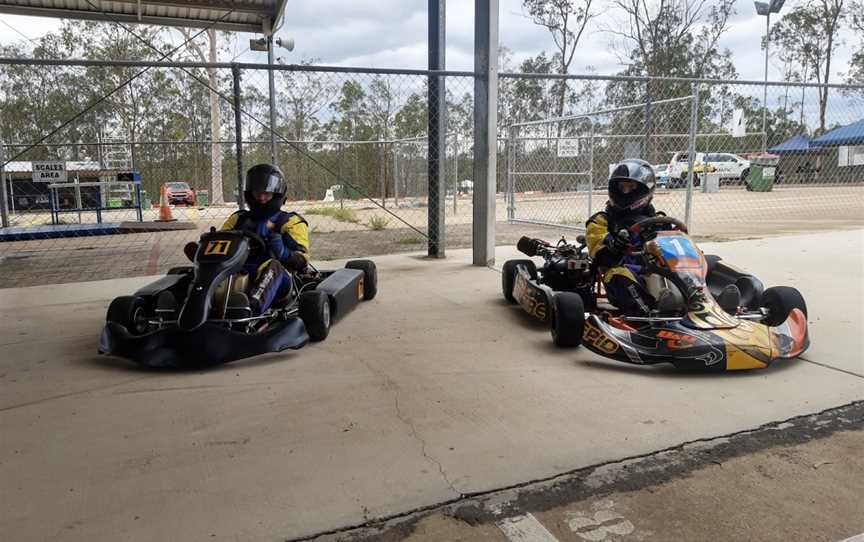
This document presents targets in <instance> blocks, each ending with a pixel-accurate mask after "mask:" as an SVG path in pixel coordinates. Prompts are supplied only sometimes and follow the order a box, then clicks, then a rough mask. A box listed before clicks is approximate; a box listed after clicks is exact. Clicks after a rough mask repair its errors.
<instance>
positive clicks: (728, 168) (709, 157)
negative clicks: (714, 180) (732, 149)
mask: <svg viewBox="0 0 864 542" xmlns="http://www.w3.org/2000/svg"><path fill="white" fill-rule="evenodd" d="M704 162H705V164H707V165H710V166H711V167H713V168H714V169H715V170H716V171H718V172H719V173H720V182H721V183H722V182H723V181H727V182H729V181H731V184H745V183H746V182H747V179H748V177H749V176H750V160H746V159H744V158H741V157H740V156H738V155H737V154H732V153H724V152H715V153H706V154H705V157H704Z"/></svg>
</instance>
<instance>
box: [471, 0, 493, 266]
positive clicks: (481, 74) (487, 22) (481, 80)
mask: <svg viewBox="0 0 864 542" xmlns="http://www.w3.org/2000/svg"><path fill="white" fill-rule="evenodd" d="M497 105H498V0H474V219H473V243H474V245H473V250H474V255H473V263H474V265H482V266H489V265H492V264H494V263H495V192H496V188H497V186H496V185H497V183H496V173H495V172H496V168H497V152H498V148H497V147H498V107H497Z"/></svg>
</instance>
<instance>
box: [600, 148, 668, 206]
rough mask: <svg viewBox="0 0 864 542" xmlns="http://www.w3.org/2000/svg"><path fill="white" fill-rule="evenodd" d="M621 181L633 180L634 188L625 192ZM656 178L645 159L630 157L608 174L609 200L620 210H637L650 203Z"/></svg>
mask: <svg viewBox="0 0 864 542" xmlns="http://www.w3.org/2000/svg"><path fill="white" fill-rule="evenodd" d="M623 181H633V182H635V183H636V188H635V189H634V190H632V191H630V192H627V193H626V194H625V193H624V192H623V191H622V190H621V183H622V182H623ZM656 184H657V179H656V177H655V175H654V168H653V167H651V164H649V163H648V162H646V161H645V160H639V159H638V158H630V159H627V160H624V161H623V162H620V163H619V164H618V165H616V166H615V168H614V169H613V170H612V174H611V175H609V202H610V203H611V204H612V206H613V207H615V208H616V209H618V210H620V211H638V210H639V209H642V208H643V207H645V206H647V205H648V204H649V203H651V199H652V198H653V197H654V186H655V185H656Z"/></svg>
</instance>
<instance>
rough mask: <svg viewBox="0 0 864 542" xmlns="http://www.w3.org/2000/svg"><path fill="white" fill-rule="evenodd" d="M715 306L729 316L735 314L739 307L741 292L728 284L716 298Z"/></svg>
mask: <svg viewBox="0 0 864 542" xmlns="http://www.w3.org/2000/svg"><path fill="white" fill-rule="evenodd" d="M717 304H718V305H720V308H722V309H723V310H724V311H726V312H728V313H729V314H736V313H737V312H738V307H739V306H740V305H741V290H739V289H738V287H737V286H735V285H734V284H729V285H727V286H726V287H725V288H723V291H722V292H720V295H718V296H717Z"/></svg>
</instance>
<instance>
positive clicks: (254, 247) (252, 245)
mask: <svg viewBox="0 0 864 542" xmlns="http://www.w3.org/2000/svg"><path fill="white" fill-rule="evenodd" d="M237 231H239V232H240V233H242V234H243V237H245V238H246V239H248V240H249V252H250V253H259V254H267V253H268V250H269V249H268V248H267V243H266V242H264V239H263V238H262V237H261V236H260V235H258V234H257V233H255V232H254V231H251V230H237Z"/></svg>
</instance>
